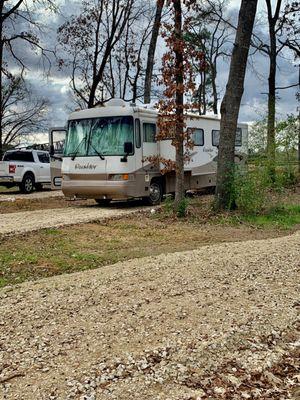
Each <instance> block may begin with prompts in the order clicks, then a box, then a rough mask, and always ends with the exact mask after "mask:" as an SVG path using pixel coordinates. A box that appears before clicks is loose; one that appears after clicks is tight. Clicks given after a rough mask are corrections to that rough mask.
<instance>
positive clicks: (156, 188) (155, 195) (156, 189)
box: [145, 181, 163, 206]
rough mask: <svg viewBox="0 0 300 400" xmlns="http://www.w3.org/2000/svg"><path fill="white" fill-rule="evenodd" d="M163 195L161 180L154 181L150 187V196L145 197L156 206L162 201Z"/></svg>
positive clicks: (151, 204)
mask: <svg viewBox="0 0 300 400" xmlns="http://www.w3.org/2000/svg"><path fill="white" fill-rule="evenodd" d="M162 197H163V189H162V185H161V183H160V182H159V181H152V182H151V184H150V187H149V196H148V197H146V198H145V200H146V203H147V204H148V205H150V206H156V205H158V204H160V203H161V200H162Z"/></svg>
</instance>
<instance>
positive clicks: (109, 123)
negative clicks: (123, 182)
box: [64, 116, 134, 157]
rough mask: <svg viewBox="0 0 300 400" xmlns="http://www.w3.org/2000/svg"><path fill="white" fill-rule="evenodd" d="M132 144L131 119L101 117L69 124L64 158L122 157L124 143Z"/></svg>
mask: <svg viewBox="0 0 300 400" xmlns="http://www.w3.org/2000/svg"><path fill="white" fill-rule="evenodd" d="M125 142H131V143H133V142H134V139H133V118H132V117H129V116H128V117H127V116H126V117H102V118H93V119H81V120H72V121H70V122H69V129H68V135H67V140H66V146H65V154H64V155H65V156H72V155H74V153H76V156H77V157H78V156H79V157H80V156H96V155H97V154H101V155H103V156H124V155H125V154H124V143H125Z"/></svg>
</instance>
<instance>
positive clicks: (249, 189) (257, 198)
mask: <svg viewBox="0 0 300 400" xmlns="http://www.w3.org/2000/svg"><path fill="white" fill-rule="evenodd" d="M269 187H270V180H269V177H268V173H267V170H266V169H265V168H263V167H258V168H256V169H255V170H253V171H244V172H242V171H237V172H236V174H235V180H234V198H235V203H236V207H237V208H238V210H239V211H241V212H242V213H244V214H258V213H259V212H261V211H262V210H263V209H264V208H265V206H266V203H267V194H268V189H269Z"/></svg>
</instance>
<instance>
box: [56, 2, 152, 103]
mask: <svg viewBox="0 0 300 400" xmlns="http://www.w3.org/2000/svg"><path fill="white" fill-rule="evenodd" d="M152 10H153V7H152V5H151V4H150V5H149V3H146V2H144V1H142V0H129V1H127V0H113V1H108V0H94V1H93V2H85V3H84V4H83V7H82V9H81V12H80V15H76V16H72V18H71V19H70V20H69V21H67V22H66V23H65V24H63V25H62V26H61V27H60V28H59V29H58V40H59V43H60V45H61V48H62V49H63V50H64V51H65V54H64V56H63V61H61V66H62V67H66V68H67V69H69V70H71V89H72V91H73V93H74V95H75V99H76V102H77V104H78V105H79V106H80V107H82V108H83V107H88V108H91V107H94V106H96V105H99V104H101V103H102V102H103V100H108V99H107V98H106V99H103V87H104V88H105V90H106V91H107V93H108V95H109V96H112V97H114V96H115V95H118V96H119V97H121V98H124V99H126V100H128V99H130V100H136V99H137V98H138V97H140V96H141V94H140V90H139V87H140V86H141V83H139V81H140V78H141V76H142V74H143V72H144V67H143V64H144V61H143V58H144V50H145V48H146V45H147V44H148V38H149V34H150V31H151V30H150V27H151V25H152V17H153V13H152ZM70 56H71V57H70ZM129 91H131V93H132V96H131V98H128V97H129V96H128V92H129ZM104 97H105V96H104Z"/></svg>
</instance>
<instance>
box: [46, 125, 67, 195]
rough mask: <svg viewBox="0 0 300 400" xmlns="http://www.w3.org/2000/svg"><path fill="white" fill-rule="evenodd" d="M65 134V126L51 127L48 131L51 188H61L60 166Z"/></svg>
mask: <svg viewBox="0 0 300 400" xmlns="http://www.w3.org/2000/svg"><path fill="white" fill-rule="evenodd" d="M66 134H67V130H66V128H51V129H50V131H49V145H50V176H51V189H52V190H57V189H61V181H62V176H61V166H62V157H63V153H64V146H65V140H66Z"/></svg>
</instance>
